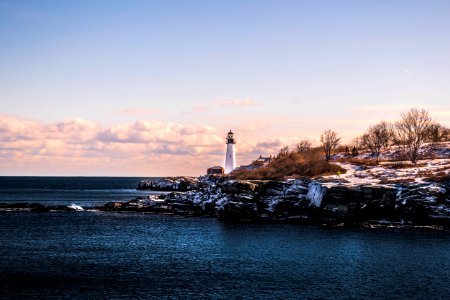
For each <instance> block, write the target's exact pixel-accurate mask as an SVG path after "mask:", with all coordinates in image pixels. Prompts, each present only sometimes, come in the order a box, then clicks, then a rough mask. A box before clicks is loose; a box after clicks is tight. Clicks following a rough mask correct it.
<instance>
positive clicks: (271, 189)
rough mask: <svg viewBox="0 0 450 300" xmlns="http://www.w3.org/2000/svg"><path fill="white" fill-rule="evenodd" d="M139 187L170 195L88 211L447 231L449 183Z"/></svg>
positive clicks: (216, 180)
mask: <svg viewBox="0 0 450 300" xmlns="http://www.w3.org/2000/svg"><path fill="white" fill-rule="evenodd" d="M139 188H140V189H143V188H144V189H149V190H156V191H168V193H164V194H161V195H155V194H152V195H149V196H148V197H140V198H137V199H134V200H131V201H128V202H110V203H108V204H106V205H104V206H101V207H94V208H86V209H87V210H88V209H96V210H102V211H134V212H143V213H157V214H177V215H183V216H202V217H217V218H219V219H221V220H225V221H237V222H243V221H250V222H283V223H299V224H320V225H330V226H338V225H339V226H341V225H365V226H376V224H390V225H391V226H392V224H394V225H395V226H397V225H398V226H404V225H407V226H409V225H413V226H417V225H440V226H446V227H450V181H449V180H441V181H439V182H429V183H427V182H422V183H402V184H390V185H381V184H374V185H369V184H364V185H350V184H347V183H345V182H344V181H339V180H329V179H328V180H314V181H313V180H310V179H297V180H288V181H245V180H232V179H229V178H227V177H214V176H203V177H199V178H190V177H179V178H165V179H161V180H157V181H154V182H152V181H144V182H141V183H139ZM0 210H2V211H21V210H27V211H35V212H48V211H54V210H57V211H77V210H78V211H80V210H82V208H80V207H75V206H73V205H72V206H44V205H41V204H28V203H16V204H0Z"/></svg>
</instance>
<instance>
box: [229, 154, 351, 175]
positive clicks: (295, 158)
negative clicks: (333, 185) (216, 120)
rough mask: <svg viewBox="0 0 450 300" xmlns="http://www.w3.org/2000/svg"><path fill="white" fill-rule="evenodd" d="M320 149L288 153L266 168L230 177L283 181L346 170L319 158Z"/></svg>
mask: <svg viewBox="0 0 450 300" xmlns="http://www.w3.org/2000/svg"><path fill="white" fill-rule="evenodd" d="M320 156H321V155H320V149H317V148H316V149H311V150H307V151H305V152H303V153H289V154H287V155H285V156H283V157H279V158H277V159H275V160H273V161H272V162H270V163H269V164H268V165H267V166H264V167H261V168H259V169H256V170H239V171H235V172H233V173H232V174H231V175H232V176H233V177H235V178H237V179H244V180H246V179H254V180H283V179H286V178H287V177H290V178H300V177H304V176H307V177H314V176H319V175H332V174H336V173H337V172H341V173H345V172H346V170H345V169H343V168H341V167H340V166H338V165H335V164H331V163H329V162H327V161H325V160H323V159H321V158H320Z"/></svg>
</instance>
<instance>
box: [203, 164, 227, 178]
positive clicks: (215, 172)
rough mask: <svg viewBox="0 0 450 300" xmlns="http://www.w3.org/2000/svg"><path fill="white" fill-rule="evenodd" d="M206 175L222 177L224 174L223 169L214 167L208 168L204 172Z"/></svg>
mask: <svg viewBox="0 0 450 300" xmlns="http://www.w3.org/2000/svg"><path fill="white" fill-rule="evenodd" d="M206 174H208V175H218V176H222V175H223V174H224V169H223V168H222V167H221V166H214V167H211V168H208V169H207V170H206Z"/></svg>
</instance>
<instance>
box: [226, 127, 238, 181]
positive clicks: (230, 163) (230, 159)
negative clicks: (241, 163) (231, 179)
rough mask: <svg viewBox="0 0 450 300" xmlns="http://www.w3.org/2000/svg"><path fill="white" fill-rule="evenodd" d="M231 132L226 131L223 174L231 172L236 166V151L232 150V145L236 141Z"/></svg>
mask: <svg viewBox="0 0 450 300" xmlns="http://www.w3.org/2000/svg"><path fill="white" fill-rule="evenodd" d="M233 134H234V133H233V132H231V130H230V132H228V135H227V153H226V154H225V174H229V173H231V171H233V170H234V169H235V168H236V153H235V152H234V145H235V144H236V142H235V141H234V138H233Z"/></svg>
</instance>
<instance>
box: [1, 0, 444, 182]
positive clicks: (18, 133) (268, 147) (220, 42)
mask: <svg viewBox="0 0 450 300" xmlns="http://www.w3.org/2000/svg"><path fill="white" fill-rule="evenodd" d="M449 16H450V1H439V0H433V1H424V0H423V1H414V0H396V1H383V0H380V1H368V0H367V1H364V0H359V1H345V0H344V1H322V0H318V1H301V0H295V1H286V0H274V1H264V0H254V1H251V0H240V1H232V0H231V1H206V0H205V1H190V0H182V1H175V0H174V1H162V0H161V1H137V0H127V1H120V0H117V1H101V0H96V1H67V0H54V1H45V0H42V1H24V0H12V1H9V0H0V175H45V176H58V175H67V176H81V175H86V176H170V175H201V174H204V173H205V170H206V168H208V167H210V166H214V165H223V163H224V156H225V148H226V145H225V137H226V133H227V132H228V130H230V129H231V130H233V132H235V137H236V140H237V144H236V151H237V152H236V156H237V164H238V165H240V164H248V163H250V162H251V161H252V160H254V159H255V158H257V157H258V156H259V155H260V154H262V155H274V154H276V153H277V152H278V150H279V149H280V148H282V147H283V146H286V145H287V146H291V147H292V146H293V145H295V143H296V142H298V141H299V140H302V139H309V140H311V141H312V142H313V144H316V145H318V143H319V142H318V141H319V138H320V134H321V132H323V131H324V130H326V129H332V130H334V131H336V132H337V133H338V135H339V136H340V137H342V141H343V142H344V143H350V142H351V140H352V139H353V138H354V137H356V136H359V135H361V134H363V133H364V131H365V130H366V129H367V128H368V127H369V126H370V125H373V124H375V123H377V122H379V121H381V120H387V121H394V120H397V119H399V118H400V114H401V113H402V112H405V111H407V110H408V109H410V108H412V107H417V108H424V109H426V110H428V111H429V113H430V115H431V116H432V117H433V118H434V119H435V120H436V121H437V122H440V123H441V124H443V125H446V126H450V18H449Z"/></svg>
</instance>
